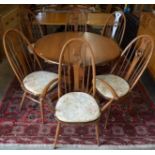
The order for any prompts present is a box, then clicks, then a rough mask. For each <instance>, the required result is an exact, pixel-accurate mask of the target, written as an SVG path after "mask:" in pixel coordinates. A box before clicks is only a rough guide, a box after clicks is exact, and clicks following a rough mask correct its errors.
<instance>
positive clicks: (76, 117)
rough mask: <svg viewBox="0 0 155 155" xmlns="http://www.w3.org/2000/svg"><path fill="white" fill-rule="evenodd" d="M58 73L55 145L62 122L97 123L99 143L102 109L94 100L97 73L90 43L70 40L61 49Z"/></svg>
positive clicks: (78, 39) (77, 39)
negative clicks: (99, 123)
mask: <svg viewBox="0 0 155 155" xmlns="http://www.w3.org/2000/svg"><path fill="white" fill-rule="evenodd" d="M58 73H59V74H58V75H59V76H58V98H59V99H58V101H57V104H56V108H55V117H56V119H57V121H58V124H57V128H56V134H55V140H54V148H56V143H57V139H58V136H59V131H60V127H61V124H66V125H73V124H74V125H81V124H88V123H92V124H94V125H95V128H96V139H97V143H98V144H99V127H98V121H99V117H100V109H99V106H98V104H97V102H96V100H95V99H94V96H95V90H96V88H95V74H96V73H95V62H94V56H93V51H92V49H91V47H90V45H89V44H88V43H87V42H86V41H84V40H82V39H80V38H73V39H70V40H68V41H67V42H66V43H65V44H64V46H63V48H62V50H61V55H60V58H59V68H58Z"/></svg>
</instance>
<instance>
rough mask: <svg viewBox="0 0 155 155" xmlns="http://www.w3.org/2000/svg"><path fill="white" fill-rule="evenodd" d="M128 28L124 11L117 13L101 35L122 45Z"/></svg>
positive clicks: (110, 18) (109, 19)
mask: <svg viewBox="0 0 155 155" xmlns="http://www.w3.org/2000/svg"><path fill="white" fill-rule="evenodd" d="M125 28H126V18H125V16H124V13H123V12H122V11H115V12H114V13H112V14H111V16H109V17H108V18H107V20H106V22H105V26H104V27H103V29H102V31H101V35H103V36H107V37H109V38H112V39H114V40H115V41H116V42H117V43H118V44H119V45H121V43H122V40H123V36H124V32H125Z"/></svg>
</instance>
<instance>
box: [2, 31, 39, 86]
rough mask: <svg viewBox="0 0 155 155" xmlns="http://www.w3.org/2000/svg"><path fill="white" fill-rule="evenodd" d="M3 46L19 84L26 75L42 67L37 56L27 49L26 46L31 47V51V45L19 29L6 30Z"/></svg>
mask: <svg viewBox="0 0 155 155" xmlns="http://www.w3.org/2000/svg"><path fill="white" fill-rule="evenodd" d="M3 46H4V51H5V54H6V57H7V59H8V61H9V63H10V65H11V68H12V69H13V71H14V73H15V75H16V77H17V79H18V81H19V82H20V84H22V81H23V79H24V77H25V76H26V75H28V74H30V73H31V72H33V71H35V70H37V69H42V66H41V64H40V62H39V60H38V58H37V56H36V55H35V54H33V55H32V54H30V53H29V51H28V47H29V48H31V51H33V47H32V46H31V44H30V42H29V41H28V40H27V38H26V37H25V36H24V35H23V33H21V32H20V31H19V30H17V29H10V30H8V31H6V32H5V34H4V36H3Z"/></svg>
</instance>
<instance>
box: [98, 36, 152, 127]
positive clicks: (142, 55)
mask: <svg viewBox="0 0 155 155" xmlns="http://www.w3.org/2000/svg"><path fill="white" fill-rule="evenodd" d="M153 49H154V41H153V38H152V37H151V36H149V35H140V36H138V37H136V38H135V39H133V40H132V41H131V42H130V43H129V44H128V45H127V47H126V48H125V49H124V51H123V52H122V54H121V56H120V58H119V59H118V61H117V62H116V63H115V65H114V66H113V68H112V70H111V72H110V73H111V74H114V75H118V76H120V77H122V78H123V79H124V80H126V81H127V82H128V84H129V86H130V88H129V91H128V92H127V93H126V94H125V95H124V96H122V97H118V95H117V93H116V91H115V90H114V89H113V88H112V87H111V86H110V85H109V84H108V83H107V82H105V81H104V80H102V83H103V85H106V86H108V87H109V90H110V89H111V93H112V94H113V99H109V101H108V104H106V105H107V106H103V107H102V109H101V111H102V112H103V111H105V110H106V109H107V107H108V112H107V117H106V122H105V128H106V127H107V123H108V118H109V115H110V109H111V105H112V103H113V102H114V101H115V102H119V100H123V99H124V98H125V97H126V96H127V95H129V92H131V91H132V89H133V88H134V87H135V85H136V84H137V82H138V80H139V79H140V77H141V76H142V74H143V72H144V71H145V69H146V67H147V65H148V63H149V61H150V59H151V56H152V53H153ZM120 64H121V66H120ZM121 69H122V71H123V72H122V71H121ZM136 72H138V73H136ZM101 95H102V94H101ZM103 97H104V96H103ZM104 98H105V97H104ZM106 99H108V98H106Z"/></svg>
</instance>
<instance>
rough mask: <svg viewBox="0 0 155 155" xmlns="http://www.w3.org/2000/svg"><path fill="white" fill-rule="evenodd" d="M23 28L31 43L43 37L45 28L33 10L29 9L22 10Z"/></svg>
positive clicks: (21, 20)
mask: <svg viewBox="0 0 155 155" xmlns="http://www.w3.org/2000/svg"><path fill="white" fill-rule="evenodd" d="M20 22H21V30H22V32H23V33H24V35H25V36H26V37H27V38H28V39H29V41H30V42H31V43H35V42H36V41H37V40H38V39H40V38H41V37H43V30H42V28H41V25H40V24H39V23H38V21H37V20H36V18H35V15H34V14H33V12H31V11H30V10H28V9H23V10H22V11H21V18H20Z"/></svg>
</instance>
